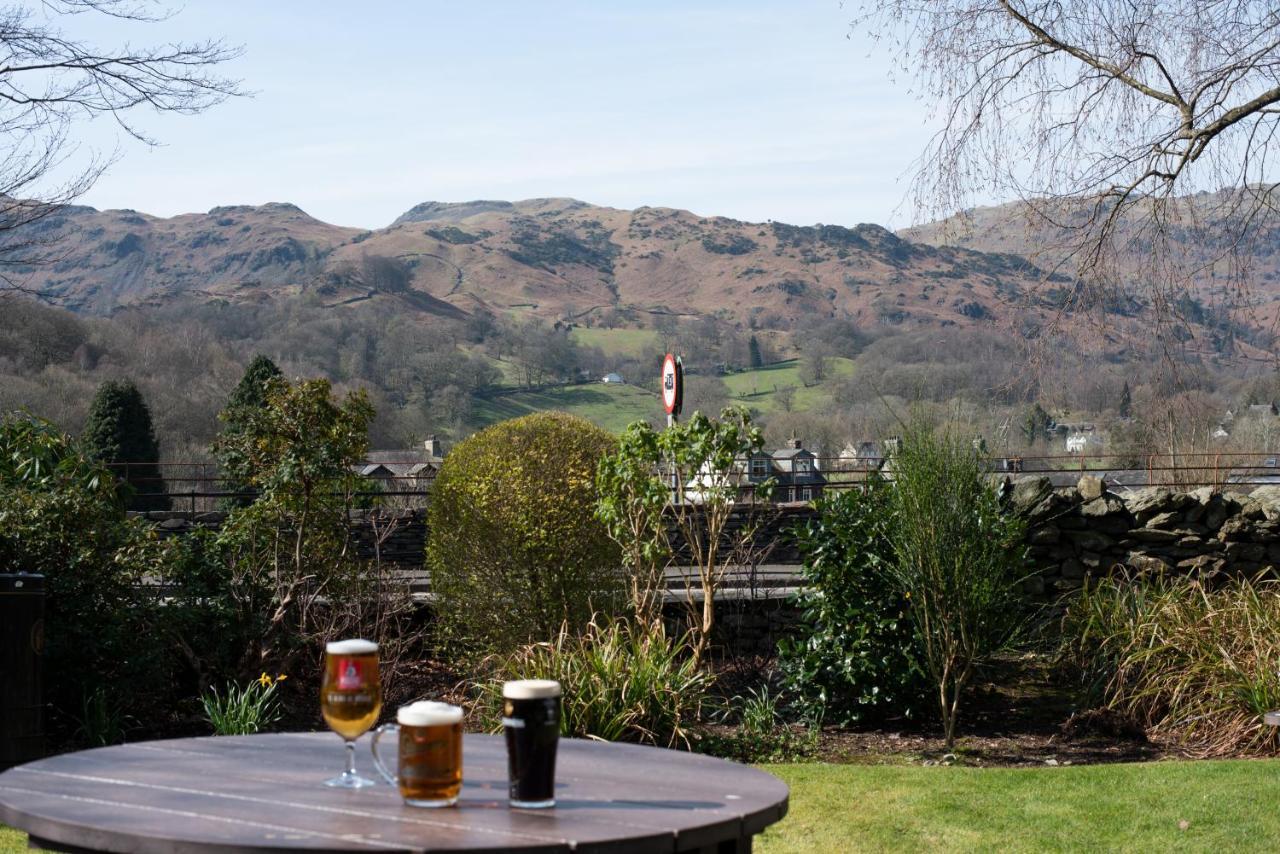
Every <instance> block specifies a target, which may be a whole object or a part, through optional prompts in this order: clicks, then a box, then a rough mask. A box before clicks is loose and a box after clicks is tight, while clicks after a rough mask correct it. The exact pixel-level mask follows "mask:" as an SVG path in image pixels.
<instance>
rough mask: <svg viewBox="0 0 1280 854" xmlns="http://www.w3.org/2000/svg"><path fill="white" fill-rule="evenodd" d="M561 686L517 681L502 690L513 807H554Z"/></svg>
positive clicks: (543, 681) (558, 684)
mask: <svg viewBox="0 0 1280 854" xmlns="http://www.w3.org/2000/svg"><path fill="white" fill-rule="evenodd" d="M560 711H561V710H560V683H559V682H554V681H552V680H550V679H519V680H516V681H513V682H506V683H504V684H503V686H502V731H503V735H504V736H505V737H506V740H507V768H508V771H509V783H510V793H509V795H510V797H509V801H510V803H511V806H513V807H521V808H523V809H545V808H547V807H553V806H555V805H556V792H555V787H556V748H557V747H558V746H559V743H560Z"/></svg>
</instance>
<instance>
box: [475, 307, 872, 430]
mask: <svg viewBox="0 0 1280 854" xmlns="http://www.w3.org/2000/svg"><path fill="white" fill-rule="evenodd" d="M581 331H584V332H631V331H633V330H581ZM610 343H615V342H610ZM800 368H801V365H800V361H799V360H798V359H790V360H787V361H784V362H775V363H774V364H771V365H765V366H764V367H763V368H757V369H755V370H750V371H741V372H739V373H734V374H729V375H727V376H725V377H721V379H722V380H723V381H724V385H725V387H726V388H727V389H728V392H729V403H731V404H741V405H742V406H746V407H747V408H749V409H751V410H753V411H754V412H757V413H759V414H762V415H768V414H770V413H773V412H778V411H780V410H781V409H782V408H783V407H782V404H781V401H780V399H779V394H780V393H781V392H783V390H784V389H787V388H790V389H793V392H792V393H793V395H794V397H793V399H792V408H793V409H795V410H808V411H820V410H822V409H823V408H825V407H826V406H827V405H828V404H830V403H831V402H832V396H833V394H834V393H835V391H836V389H837V388H838V384H839V383H840V382H842V381H844V380H845V379H846V378H848V377H850V376H852V375H853V362H852V361H851V360H849V359H839V358H835V359H832V360H831V368H830V375H829V376H828V377H827V378H826V379H825V380H824V381H823V382H822V383H819V384H817V385H814V386H810V387H808V388H806V387H805V386H804V383H803V382H802V381H801V380H800ZM700 379H701V377H696V376H695V377H691V378H690V380H689V382H691V383H692V382H697V381H699V380H700ZM546 409H558V410H561V411H563V412H569V413H572V414H574V415H580V416H582V417H583V418H586V419H587V420H588V421H591V422H592V423H594V424H598V425H600V426H601V427H603V428H605V429H606V430H610V431H612V432H614V433H620V432H622V430H623V429H624V428H625V427H626V426H627V425H628V424H630V423H631V422H632V421H638V420H643V419H645V418H655V419H656V418H661V416H662V405H661V403H660V402H659V400H658V395H657V392H656V391H654V390H646V389H644V388H641V387H639V386H634V385H611V384H605V383H587V384H583V385H571V386H559V387H556V388H550V389H540V390H537V391H510V392H505V393H501V394H497V395H493V396H490V397H485V398H483V399H482V400H480V401H478V402H477V405H476V407H475V410H474V411H473V413H472V424H473V426H474V427H475V428H476V429H479V428H481V427H485V426H487V425H489V424H493V423H494V422H496V421H502V420H504V419H507V418H518V417H519V416H521V415H528V414H529V413H531V412H538V411H541V410H546Z"/></svg>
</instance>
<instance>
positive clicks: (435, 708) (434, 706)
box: [396, 700, 462, 726]
mask: <svg viewBox="0 0 1280 854" xmlns="http://www.w3.org/2000/svg"><path fill="white" fill-rule="evenodd" d="M461 720H462V708H461V707H460V706H454V705H451V704H449V703H439V702H436V701H434V700H419V701H418V702H416V703H410V704H409V705H407V706H401V707H400V709H399V711H397V712H396V723H398V724H400V725H401V726H444V725H446V724H456V723H458V722H459V721H461Z"/></svg>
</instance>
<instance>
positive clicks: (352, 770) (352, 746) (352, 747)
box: [342, 741, 356, 777]
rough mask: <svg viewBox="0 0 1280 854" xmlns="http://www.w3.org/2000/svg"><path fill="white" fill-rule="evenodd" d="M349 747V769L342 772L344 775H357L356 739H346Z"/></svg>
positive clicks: (345, 742)
mask: <svg viewBox="0 0 1280 854" xmlns="http://www.w3.org/2000/svg"><path fill="white" fill-rule="evenodd" d="M343 743H344V744H345V745H346V747H347V770H346V771H343V772H342V776H344V777H354V776H356V743H355V742H354V741H344V742H343Z"/></svg>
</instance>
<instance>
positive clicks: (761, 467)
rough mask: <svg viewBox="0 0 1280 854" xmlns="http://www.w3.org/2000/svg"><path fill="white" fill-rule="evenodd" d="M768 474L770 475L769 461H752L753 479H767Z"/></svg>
mask: <svg viewBox="0 0 1280 854" xmlns="http://www.w3.org/2000/svg"><path fill="white" fill-rule="evenodd" d="M768 474H769V461H768V460H752V461H751V476H752V477H767V476H768Z"/></svg>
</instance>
